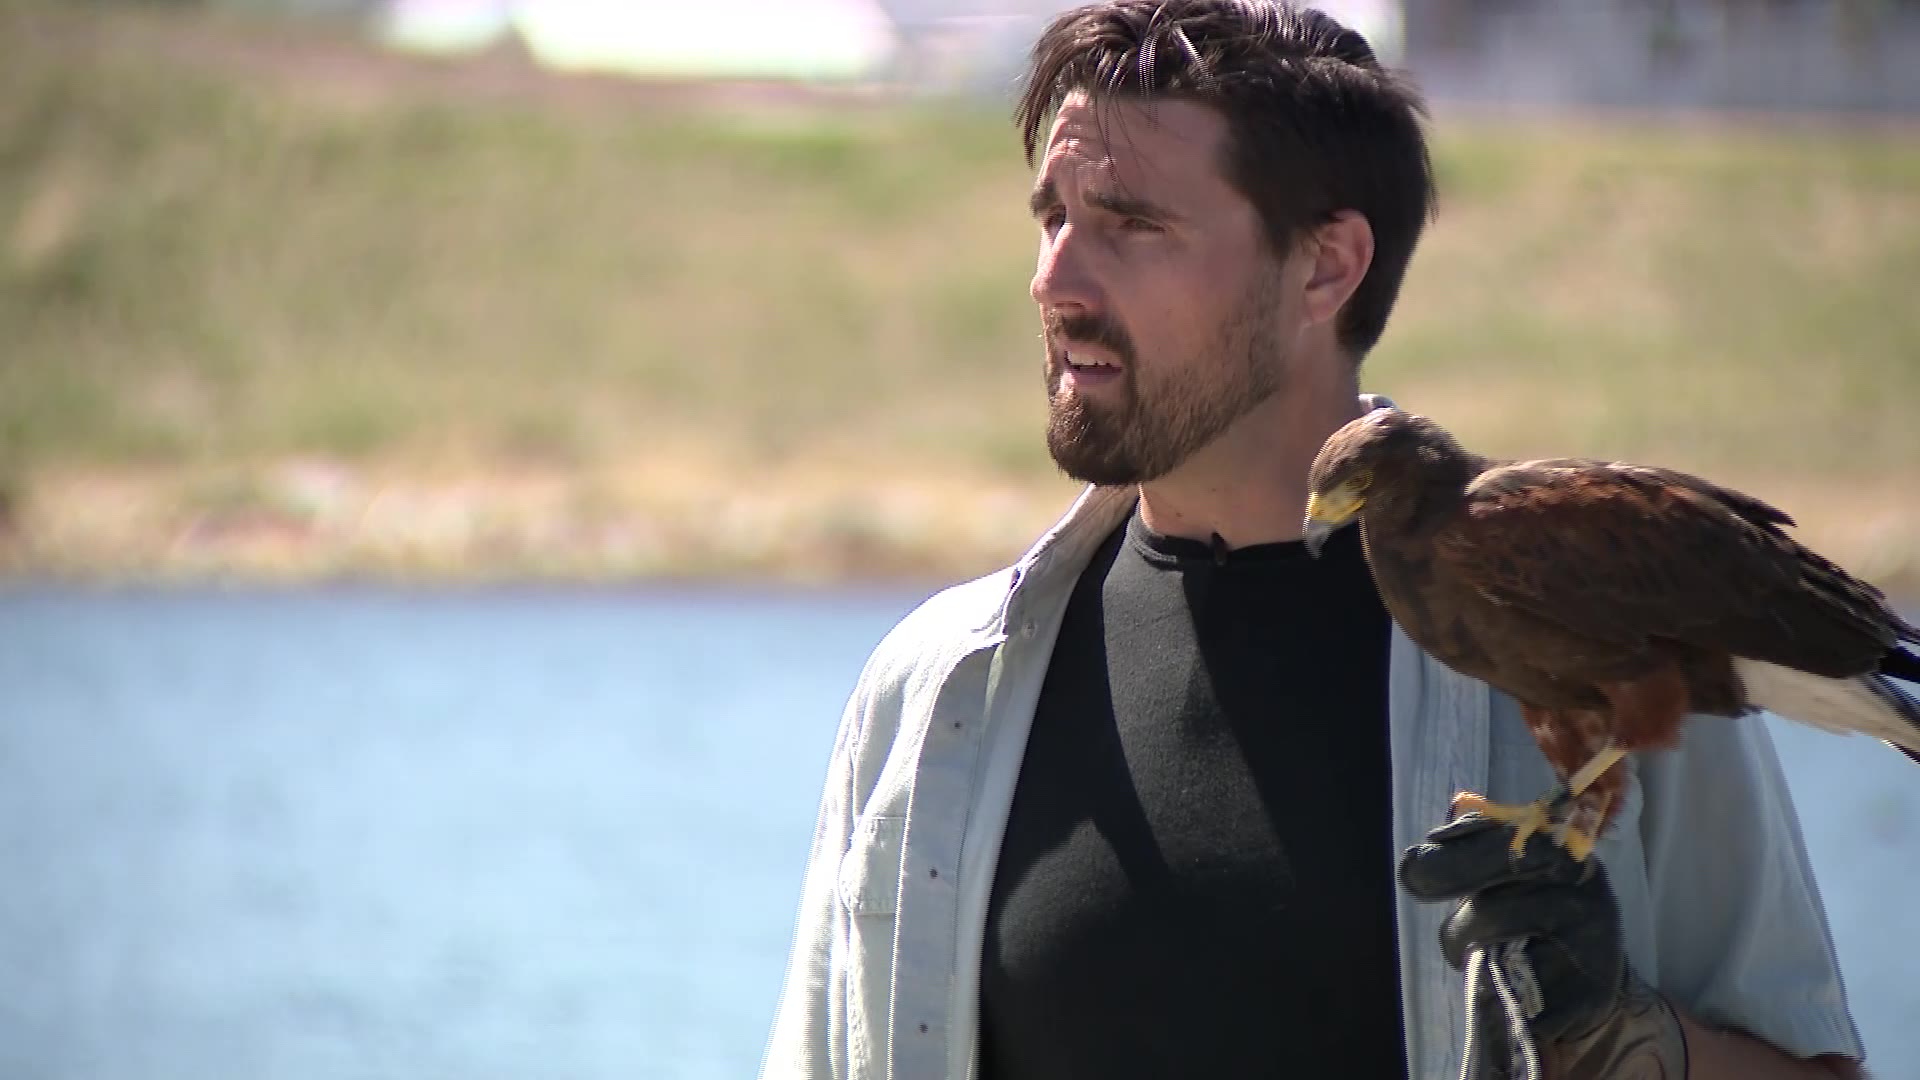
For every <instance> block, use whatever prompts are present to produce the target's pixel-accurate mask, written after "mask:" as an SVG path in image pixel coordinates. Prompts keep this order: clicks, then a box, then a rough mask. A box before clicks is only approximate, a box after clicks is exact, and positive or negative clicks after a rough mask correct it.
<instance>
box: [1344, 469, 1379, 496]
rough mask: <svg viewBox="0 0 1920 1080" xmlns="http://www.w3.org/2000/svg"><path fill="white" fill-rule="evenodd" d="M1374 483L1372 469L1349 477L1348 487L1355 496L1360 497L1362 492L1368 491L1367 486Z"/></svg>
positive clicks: (1362, 470) (1363, 470)
mask: <svg viewBox="0 0 1920 1080" xmlns="http://www.w3.org/2000/svg"><path fill="white" fill-rule="evenodd" d="M1372 483H1373V470H1372V469H1361V470H1360V471H1359V472H1356V473H1354V474H1353V475H1352V476H1349V477H1347V487H1348V488H1349V489H1350V490H1351V491H1352V492H1353V493H1354V494H1355V495H1358V494H1360V493H1361V492H1363V491H1365V490H1367V486H1368V485H1370V484H1372Z"/></svg>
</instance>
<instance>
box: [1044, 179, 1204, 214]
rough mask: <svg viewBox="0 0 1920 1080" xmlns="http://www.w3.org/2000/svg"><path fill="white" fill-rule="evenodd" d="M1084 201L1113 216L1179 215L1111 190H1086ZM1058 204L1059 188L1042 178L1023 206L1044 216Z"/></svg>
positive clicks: (1149, 202) (1147, 201)
mask: <svg viewBox="0 0 1920 1080" xmlns="http://www.w3.org/2000/svg"><path fill="white" fill-rule="evenodd" d="M1086 200H1087V204H1088V205H1090V206H1092V207H1093V208H1094V209H1096V210H1104V211H1106V212H1107V213H1109V214H1112V215H1114V216H1115V217H1137V218H1147V219H1150V220H1153V221H1164V222H1175V221H1179V220H1180V219H1181V218H1180V215H1179V214H1177V213H1174V212H1173V211H1172V210H1170V209H1168V208H1167V207H1164V206H1161V205H1160V204H1159V203H1156V202H1152V201H1150V200H1147V199H1142V198H1138V197H1136V196H1132V195H1122V194H1119V193H1118V192H1112V191H1089V192H1087V194H1086ZM1058 205H1060V188H1059V187H1058V186H1057V185H1056V184H1054V182H1053V181H1052V180H1051V179H1047V180H1042V181H1040V182H1039V183H1038V184H1035V185H1034V188H1033V194H1032V195H1030V196H1028V197H1027V209H1028V210H1030V211H1032V213H1033V216H1034V217H1044V216H1045V215H1046V214H1047V212H1048V211H1050V210H1052V209H1053V208H1054V207H1056V206H1058Z"/></svg>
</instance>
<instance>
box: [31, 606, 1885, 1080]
mask: <svg viewBox="0 0 1920 1080" xmlns="http://www.w3.org/2000/svg"><path fill="white" fill-rule="evenodd" d="M918 598H919V594H908V593H854V592H836V593H830V594H824V593H822V594H807V593H782V594H758V593H745V592H735V591H720V590H715V591H698V592H674V591H653V590H631V591H628V590H608V591H577V592H568V591H534V590H497V591H482V592H442V593H432V592H428V593H415V592H386V591H378V590H358V589H342V590H313V591H295V592H231V593H223V592H99V593H95V592H85V591H78V590H44V589H30V590H16V591H12V592H0V1077H6V1078H9V1080H12V1078H21V1080H228V1078H232V1080H283V1078H284V1080H361V1078H368V1080H371V1078H386V1077H394V1078H400V1077H405V1078H408V1080H431V1078H448V1080H455V1078H457V1080H492V1078H500V1080H507V1078H512V1080H539V1078H553V1080H612V1078H615V1077H618V1078H621V1080H633V1078H636V1077H639V1078H651V1077H661V1078H668V1077H671V1078H674V1080H709V1078H714V1080H717V1078H729V1080H731V1078H738V1077H744V1076H749V1075H751V1074H752V1072H753V1071H754V1069H755V1067H756V1065H757V1063H758V1060H759V1055H760V1050H761V1047H762V1044H763V1041H764V1039H765V1036H766V1030H767V1024H768V1021H769V1019H770V1016H771V1013H772V1007H773V999H774V995H775V992H776V989H777V987H778V983H779V978H780V973H781V968H782V965H783V964H784V962H785V957H786V950H787V944H788V935H789V932H790V928H791V922H792V918H793V911H794V903H795V901H796V899H797V897H798V887H799V876H800V872H801V869H802V866H803V864H804V862H805V846H806V842H807V837H808V834H809V832H810V830H811V827H812V819H813V812H814V804H815V800H816V799H817V798H818V795H819V785H820V781H821V778H822V773H823V770H824V767H825V762H826V755H827V752H828V749H829V747H830V744H831V742H832V738H833V730H834V726H835V723H836V721H837V719H838V716H839V712H840V708H841V705H842V703H843V701H844V699H845V695H846V693H847V690H848V689H849V688H850V686H851V685H852V682H853V679H854V677H855V675H856V674H857V672H858V670H859V667H860V664H861V662H862V660H863V659H864V658H865V656H866V653H867V651H868V650H869V649H870V648H871V647H872V646H873V644H874V643H875V642H876V641H877V640H878V639H879V637H880V636H881V635H882V634H883V633H884V632H885V631H886V629H887V628H888V627H889V626H891V625H892V623H893V622H894V621H895V620H896V619H897V618H898V617H899V616H900V615H901V614H903V613H904V612H905V611H906V610H907V609H908V608H909V607H911V605H912V604H913V603H914V602H915V601H916V600H917V599H918ZM1775 734H1776V737H1777V738H1778V739H1779V743H1780V747H1781V753H1782V757H1783V758H1784V760H1785V762H1786V765H1787V770H1788V774H1789V778H1790V780H1791V782H1792V784H1793V786H1794V791H1795V794H1796V797H1797V799H1798V800H1799V806H1800V810H1801V813H1802V817H1803V820H1804V823H1805V827H1806V830H1807V835H1808V840H1809V844H1810V846H1811V849H1812V854H1813V859H1814V863H1815V865H1816V868H1817V870H1818V871H1819V873H1820V875H1821V881H1822V886H1823V889H1824V891H1825V896H1826V901H1827V904H1828V908H1829V912H1830V914H1831V916H1832V919H1833V923H1834V933H1835V936H1836V939H1837V944H1838V947H1839V949H1840V952H1841V955H1842V960H1843V962H1844V963H1845V965H1846V968H1847V972H1848V978H1849V986H1850V990H1851V992H1852V996H1853V999H1854V1003H1855V1008H1856V1014H1857V1016H1858V1019H1859V1023H1860V1026H1861V1028H1862V1031H1863V1033H1864V1034H1865V1036H1866V1038H1867V1040H1868V1043H1869V1046H1870V1048H1871V1049H1872V1051H1873V1055H1872V1056H1873V1058H1874V1060H1875V1061H1876V1062H1877V1063H1878V1066H1879V1072H1880V1075H1881V1076H1882V1077H1884V1078H1894V1077H1906V1076H1920V1025H1917V1024H1915V1023H1914V1020H1915V1018H1920V976H1917V975H1916V973H1920V903H1916V902H1915V899H1914V898H1915V897H1916V896H1920V771H1916V770H1915V768H1914V766H1913V765H1911V764H1910V763H1908V762H1906V761H1905V760H1904V759H1903V758H1901V757H1899V756H1898V755H1897V754H1894V753H1892V752H1891V751H1888V750H1886V749H1885V748H1883V747H1880V746H1878V745H1876V744H1874V743H1871V742H1868V741H1866V740H1863V739H1839V738H1834V737H1832V736H1828V735H1823V734H1819V733H1815V732H1810V731H1805V730H1802V729H1798V728H1789V727H1786V726H1782V727H1779V728H1776V731H1775Z"/></svg>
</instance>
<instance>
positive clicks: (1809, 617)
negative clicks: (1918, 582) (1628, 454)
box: [1436, 459, 1910, 677]
mask: <svg viewBox="0 0 1920 1080" xmlns="http://www.w3.org/2000/svg"><path fill="white" fill-rule="evenodd" d="M1789 520H1790V519H1788V518H1787V516H1786V515H1785V514H1783V513H1781V512H1780V511H1778V510H1776V509H1774V508H1773V507H1771V506H1768V505H1767V504H1765V503H1763V502H1761V501H1759V500H1758V499H1755V498H1753V497H1751V496H1748V495H1744V494H1741V493H1739V492H1734V491H1730V490H1728V489H1726V488H1722V487H1719V486H1717V485H1715V484H1712V483H1711V482H1709V481H1706V480H1702V479H1700V478H1699V477H1694V476H1689V475H1687V474H1684V473H1678V472H1674V471H1671V470H1667V469H1658V468H1652V467H1648V466H1638V465H1625V464H1618V463H1608V462H1595V461H1581V460H1573V459H1557V460H1549V461H1535V462H1520V463H1516V464H1511V465H1506V466H1502V467H1499V468H1495V469H1491V470H1488V471H1487V472H1486V473H1484V474H1482V475H1481V476H1480V477H1479V478H1478V479H1477V480H1476V481H1475V482H1474V483H1473V484H1472V485H1471V486H1470V487H1469V488H1468V490H1467V502H1466V506H1465V512H1464V514H1463V515H1462V516H1461V517H1460V518H1458V519H1457V520H1456V522H1455V524H1454V525H1453V527H1451V528H1448V529H1445V530H1443V531H1442V533H1441V535H1440V536H1438V537H1437V538H1436V555H1437V557H1438V559H1439V561H1440V563H1441V565H1442V567H1443V568H1444V569H1445V570H1447V571H1449V572H1452V573H1455V574H1459V575H1461V576H1462V577H1463V578H1464V579H1465V580H1467V581H1469V582H1471V584H1472V586H1473V587H1474V588H1475V589H1476V590H1478V591H1479V593H1480V594H1481V595H1482V596H1485V597H1486V598H1487V599H1489V600H1490V601H1493V602H1494V603H1497V604H1502V605H1510V606H1513V607H1517V608H1521V609H1523V610H1526V611H1529V612H1532V613H1533V614H1535V615H1538V616H1541V617H1544V618H1548V619H1552V620H1555V621H1556V622H1558V623H1560V624H1561V625H1564V626H1566V627H1568V628H1569V629H1571V630H1574V631H1576V632H1578V633H1581V634H1583V635H1586V636H1589V637H1592V638H1595V639H1597V640H1602V641H1608V642H1617V643H1633V642H1638V641H1643V640H1648V639H1651V638H1656V637H1657V638H1667V639H1672V640H1677V641H1681V642H1685V643H1687V644H1689V645H1693V646H1696V647H1699V648H1705V649H1713V650H1725V651H1727V652H1729V653H1732V654H1734V655H1737V656H1748V657H1752V658H1754V659H1758V660H1765V661H1769V662H1771V663H1776V664H1782V665H1785V666H1789V667H1795V668H1799V669H1801V670H1805V671H1810V672H1814V673H1816V674H1822V675H1830V676H1835V677H1838V676H1843V675H1852V674H1857V673H1860V672H1863V671H1868V670H1871V669H1872V668H1873V666H1874V665H1875V664H1876V663H1877V662H1878V661H1879V659H1880V657H1881V656H1883V655H1884V654H1885V653H1886V651H1887V649H1888V648H1889V647H1890V646H1891V645H1892V644H1893V642H1894V640H1895V638H1896V637H1897V636H1901V633H1900V627H1901V626H1902V625H1903V624H1900V623H1899V622H1898V620H1897V619H1895V617H1894V616H1893V614H1892V612H1891V611H1890V610H1889V609H1888V608H1887V607H1886V605H1885V603H1884V601H1883V598H1882V597H1881V595H1880V593H1879V592H1878V591H1877V590H1875V589H1873V588H1872V587H1871V586H1869V585H1867V584H1865V583H1863V582H1860V581H1857V580H1856V579H1854V578H1853V577H1851V576H1850V575H1848V574H1847V573H1846V572H1845V571H1844V570H1842V569H1840V568H1839V567H1837V566H1835V565H1834V564H1833V563H1831V562H1829V561H1828V560H1826V559H1824V558H1821V557H1820V556H1819V555H1816V554H1814V553H1813V552H1811V551H1808V550H1807V549H1806V548H1804V547H1803V546H1801V545H1800V544H1798V543H1796V542H1795V541H1794V540H1793V539H1792V538H1790V537H1788V536H1787V535H1786V534H1785V533H1783V532H1782V531H1781V530H1780V528H1779V526H1780V525H1782V524H1786V523H1788V522H1789ZM1908 629H1910V628H1908Z"/></svg>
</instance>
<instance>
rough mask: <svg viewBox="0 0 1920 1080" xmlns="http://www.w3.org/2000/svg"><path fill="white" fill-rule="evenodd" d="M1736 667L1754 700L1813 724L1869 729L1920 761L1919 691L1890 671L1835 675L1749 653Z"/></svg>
mask: <svg viewBox="0 0 1920 1080" xmlns="http://www.w3.org/2000/svg"><path fill="white" fill-rule="evenodd" d="M1734 670H1735V671H1736V672H1738V674H1739V676H1740V681H1741V682H1742V683H1743V684H1745V686H1746V690H1747V700H1748V701H1750V702H1751V703H1752V704H1755V705H1758V706H1760V707H1761V708H1763V709H1766V710H1768V711H1769V712H1772V713H1775V714H1777V715H1779V716H1783V717H1785V718H1787V719H1789V720H1794V721H1797V722H1799V723H1802V724H1806V725H1809V726H1811V727H1817V728H1822V729H1824V730H1827V731H1832V732H1836V733H1848V732H1853V733H1858V734H1861V735H1870V736H1872V737H1874V738H1876V739H1880V740H1883V741H1885V742H1888V743H1891V744H1893V745H1894V746H1897V747H1899V748H1900V749H1901V750H1902V751H1904V752H1906V753H1907V756H1908V757H1911V758H1913V759H1914V760H1915V761H1920V696H1914V695H1913V694H1909V693H1908V692H1907V691H1904V690H1902V689H1901V688H1900V686H1899V685H1898V684H1897V683H1895V682H1894V681H1893V679H1890V678H1888V677H1887V676H1885V675H1881V674H1877V673H1875V674H1867V675H1861V676H1857V677H1855V678H1850V679H1830V678H1827V677H1825V676H1822V675H1813V674H1809V673H1808V672H1804V671H1796V670H1794V669H1793V668H1786V667H1781V666H1779V665H1778V664H1769V663H1765V662H1763V661H1759V660H1752V659H1748V658H1746V657H1740V658H1737V659H1736V660H1735V661H1734ZM1916 689H1917V691H1920V688H1916Z"/></svg>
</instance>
